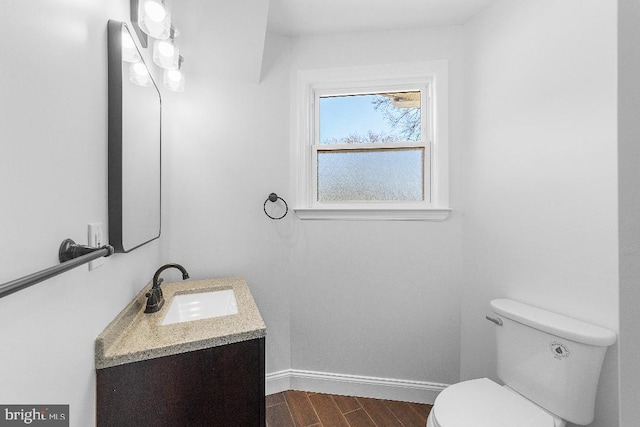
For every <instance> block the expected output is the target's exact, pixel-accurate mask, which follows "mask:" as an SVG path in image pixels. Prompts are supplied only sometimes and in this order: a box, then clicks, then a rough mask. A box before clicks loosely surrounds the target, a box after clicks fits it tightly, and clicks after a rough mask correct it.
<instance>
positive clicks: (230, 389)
mask: <svg viewBox="0 0 640 427" xmlns="http://www.w3.org/2000/svg"><path fill="white" fill-rule="evenodd" d="M264 343H265V338H264V337H263V338H256V339H252V340H248V341H241V342H238V343H234V344H227V345H223V346H219V347H211V348H208V349H204V350H197V351H191V352H187V353H182V354H177V355H171V356H164V357H160V358H155V359H149V360H144V361H140V362H133V363H127V364H124V365H118V366H113V367H109V368H104V369H97V370H96V387H97V399H96V400H97V402H96V407H97V409H96V411H97V413H96V420H97V421H96V423H97V426H99V427H103V426H104V427H106V426H113V427H125V426H126V427H134V426H144V427H148V426H154V427H160V426H167V427H181V426H185V427H196V426H213V427H215V426H220V427H234V426H237V427H264V426H265V400H264V393H265V350H264Z"/></svg>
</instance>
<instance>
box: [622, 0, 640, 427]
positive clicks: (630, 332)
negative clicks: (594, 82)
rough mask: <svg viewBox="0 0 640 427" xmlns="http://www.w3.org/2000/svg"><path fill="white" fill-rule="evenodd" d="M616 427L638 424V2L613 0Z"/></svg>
mask: <svg viewBox="0 0 640 427" xmlns="http://www.w3.org/2000/svg"><path fill="white" fill-rule="evenodd" d="M618 5H619V6H618V7H619V11H618V26H619V30H618V88H619V89H618V139H619V140H618V163H619V170H618V175H619V181H618V185H619V194H620V195H619V197H620V199H619V212H618V217H619V236H620V372H621V375H620V425H621V426H624V427H627V426H637V425H640V405H638V401H640V387H638V384H640V359H639V358H638V355H639V354H640V334H638V325H640V310H638V304H640V286H638V284H639V282H640V185H639V183H640V168H639V167H638V165H639V164H640V144H639V143H638V142H639V141H638V139H639V138H638V136H639V135H640V121H639V120H638V112H639V111H640V85H639V84H638V75H640V27H639V26H638V22H640V3H638V2H637V1H635V0H621V1H619V2H618Z"/></svg>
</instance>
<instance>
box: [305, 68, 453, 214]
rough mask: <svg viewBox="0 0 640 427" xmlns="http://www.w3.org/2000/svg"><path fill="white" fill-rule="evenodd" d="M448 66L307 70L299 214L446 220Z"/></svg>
mask: <svg viewBox="0 0 640 427" xmlns="http://www.w3.org/2000/svg"><path fill="white" fill-rule="evenodd" d="M446 80H447V79H446V62H445V61H434V62H429V63H421V64H410V65H398V66H380V67H360V68H348V69H331V70H312V71H301V72H299V74H298V87H297V89H298V104H297V109H296V114H297V117H296V118H295V120H294V123H295V125H296V126H297V132H296V134H295V135H296V138H294V142H293V143H294V150H293V152H294V154H295V159H294V162H295V164H296V165H297V175H298V176H297V182H298V188H297V190H298V191H297V196H298V200H297V201H298V203H297V206H296V208H295V211H296V214H297V215H298V216H299V217H300V218H302V219H399V220H443V219H445V218H446V217H447V216H448V214H449V211H450V209H448V207H447V206H446V203H447V195H448V191H447V184H448V179H447V170H448V168H447V164H446V163H447V155H448V150H447V144H446V142H447V129H446V127H447V126H446V120H447V112H446V108H447V107H446V106H447V99H446V97H447V93H446V92H447V84H446Z"/></svg>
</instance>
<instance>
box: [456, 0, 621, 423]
mask: <svg viewBox="0 0 640 427" xmlns="http://www.w3.org/2000/svg"><path fill="white" fill-rule="evenodd" d="M616 13H617V9H616V5H615V2H602V1H598V0H590V1H583V0H565V1H561V2H558V1H552V0H548V1H547V0H544V1H542V0H541V1H536V2H530V1H524V0H508V1H499V2H497V3H496V4H495V5H494V6H493V7H491V8H490V9H488V10H486V11H484V12H483V13H481V14H480V15H479V16H476V17H475V18H474V19H472V21H471V22H469V23H468V24H467V25H466V26H465V31H466V42H467V43H466V50H465V61H466V62H465V70H466V73H465V83H466V92H465V100H466V103H465V104H466V107H467V108H466V119H467V123H466V145H467V147H468V151H467V156H466V162H465V170H466V174H467V176H466V193H465V206H466V208H465V212H464V253H465V257H464V266H465V270H466V277H465V284H464V288H463V292H462V295H463V297H462V344H461V346H462V358H461V375H462V377H463V379H467V378H471V377H478V376H490V377H493V376H494V375H493V372H494V369H495V366H494V358H495V354H494V338H493V335H494V331H493V326H492V324H490V323H488V322H485V321H484V320H483V318H484V315H485V314H487V313H489V312H490V311H489V310H490V309H489V306H488V302H489V301H490V300H491V299H492V298H498V297H507V298H513V299H516V300H520V301H523V302H528V303H531V304H533V305H537V306H540V307H545V308H548V309H550V310H553V311H557V312H560V313H564V314H566V315H569V316H573V317H575V318H578V319H582V320H585V321H589V322H592V323H595V324H598V325H602V326H606V327H608V328H611V329H613V330H615V331H617V330H618V245H617V215H618V213H617V158H616V150H617V140H616V89H617V87H616V81H617V78H616V60H617V56H616V31H617V27H616ZM617 385H618V380H617V346H615V347H613V348H611V349H610V351H609V353H608V355H607V358H606V361H605V366H604V371H603V374H602V376H601V382H600V388H599V391H598V401H597V407H596V421H595V422H594V424H593V425H594V426H600V427H610V426H615V425H617V402H618V397H617V396H618V390H617Z"/></svg>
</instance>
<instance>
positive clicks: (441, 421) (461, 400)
mask: <svg viewBox="0 0 640 427" xmlns="http://www.w3.org/2000/svg"><path fill="white" fill-rule="evenodd" d="M429 421H430V422H431V424H428V425H429V426H430V427H431V426H433V427H469V426H474V427H514V426H518V427H555V426H557V425H561V424H560V422H561V421H562V420H560V419H559V418H556V417H554V416H552V415H551V414H549V413H548V412H546V411H544V410H543V409H542V408H540V407H539V406H537V405H535V404H534V403H533V402H531V401H529V400H527V399H526V398H524V397H522V396H520V395H519V394H517V393H515V392H513V391H511V390H509V389H507V388H505V387H502V386H500V385H498V384H496V383H495V382H493V381H491V380H489V379H488V378H481V379H477V380H470V381H464V382H461V383H458V384H454V385H452V386H449V387H447V388H446V389H445V390H444V391H442V392H441V393H440V394H439V395H438V397H437V398H436V401H435V403H434V406H433V409H432V410H431V414H430V420H429Z"/></svg>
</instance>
